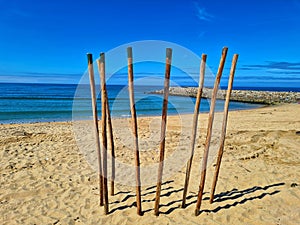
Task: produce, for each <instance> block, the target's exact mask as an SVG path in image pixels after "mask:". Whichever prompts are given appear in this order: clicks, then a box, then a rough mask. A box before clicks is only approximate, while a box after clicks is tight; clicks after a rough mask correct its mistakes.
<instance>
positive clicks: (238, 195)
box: [110, 180, 285, 215]
mask: <svg viewBox="0 0 300 225" xmlns="http://www.w3.org/2000/svg"><path fill="white" fill-rule="evenodd" d="M173 182H174V181H173V180H171V181H166V182H164V183H163V184H162V186H163V188H162V191H167V192H166V193H163V194H162V195H161V197H162V198H165V197H166V198H168V197H169V196H171V195H172V194H175V193H178V192H182V191H183V188H179V189H174V187H172V186H166V185H169V184H171V183H173ZM283 185H285V183H275V184H271V185H267V186H264V187H261V186H254V187H251V188H247V189H244V190H238V189H236V188H234V189H232V190H230V191H226V192H221V193H219V194H216V195H215V200H214V203H213V204H219V205H218V206H216V207H215V208H214V209H203V210H201V212H205V213H217V212H219V211H220V210H224V209H229V208H231V207H234V206H237V205H242V204H245V203H246V202H249V201H253V200H258V199H262V198H264V197H266V196H268V195H269V196H271V195H275V194H278V193H280V190H278V189H277V190H273V191H268V190H269V189H271V188H275V187H280V186H283ZM155 187H156V186H152V187H148V188H146V189H145V190H146V191H147V192H146V193H144V194H142V195H141V196H142V197H145V196H148V195H153V194H155ZM259 191H263V193H259V194H257V195H256V196H250V197H247V196H248V195H250V194H253V193H256V192H259ZM130 193H131V192H129V191H128V192H118V193H117V194H116V195H119V194H127V195H126V196H125V197H124V198H123V199H122V200H120V201H115V202H112V203H111V204H112V206H114V205H115V204H120V203H126V202H127V201H128V200H129V199H131V198H135V195H133V194H130ZM208 194H209V193H208V192H205V193H204V195H208ZM186 199H187V200H188V201H187V203H186V208H187V207H189V206H191V205H194V204H195V203H196V202H197V194H196V193H192V194H190V195H188V196H187V197H186ZM203 200H205V201H209V197H208V196H206V197H204V199H203ZM232 200H236V201H235V202H233V203H227V204H225V205H220V204H221V203H226V202H228V201H232ZM154 201H155V197H154V198H152V199H142V202H143V203H146V202H154ZM181 201H182V199H181V198H178V200H175V201H170V202H168V203H166V204H161V205H160V206H161V207H162V208H164V207H170V208H168V209H167V210H166V211H163V210H161V211H160V214H165V215H168V214H170V213H172V212H173V211H174V210H180V209H181V207H180V203H181ZM131 207H136V203H135V202H133V203H132V204H125V205H122V206H117V207H116V208H114V207H112V210H111V212H110V213H113V212H115V211H119V210H124V209H129V208H131ZM152 210H153V209H152V208H149V209H146V210H144V212H143V213H148V212H151V211H152Z"/></svg>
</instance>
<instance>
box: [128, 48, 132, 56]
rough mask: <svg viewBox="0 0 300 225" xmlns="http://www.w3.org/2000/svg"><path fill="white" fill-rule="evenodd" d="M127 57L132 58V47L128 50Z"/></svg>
mask: <svg viewBox="0 0 300 225" xmlns="http://www.w3.org/2000/svg"><path fill="white" fill-rule="evenodd" d="M127 57H128V58H132V47H128V48H127Z"/></svg>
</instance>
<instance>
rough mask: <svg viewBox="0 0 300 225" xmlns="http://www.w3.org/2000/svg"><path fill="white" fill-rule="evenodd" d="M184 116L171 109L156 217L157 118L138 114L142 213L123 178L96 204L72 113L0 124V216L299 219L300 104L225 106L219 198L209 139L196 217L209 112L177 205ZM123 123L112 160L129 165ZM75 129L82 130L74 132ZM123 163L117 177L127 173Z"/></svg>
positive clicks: (43, 220) (59, 220) (83, 140)
mask: <svg viewBox="0 0 300 225" xmlns="http://www.w3.org/2000/svg"><path fill="white" fill-rule="evenodd" d="M191 120H192V115H184V116H182V117H181V118H179V117H178V116H172V117H169V118H168V128H167V132H168V134H167V137H166V159H169V161H171V162H167V163H166V169H165V172H166V174H168V175H166V176H164V178H163V179H164V180H163V185H162V193H161V194H162V195H161V204H160V215H159V216H158V217H156V216H154V214H153V213H154V212H153V206H154V198H155V190H156V187H155V180H153V177H156V167H155V165H156V164H154V163H155V162H157V160H158V143H159V131H160V123H159V121H160V118H140V119H139V136H140V139H141V140H140V149H141V166H142V170H143V168H144V170H143V172H142V182H143V185H144V186H143V187H142V208H143V211H144V215H143V216H138V215H137V214H136V207H135V188H134V187H132V186H130V185H125V184H124V183H118V184H116V187H115V192H116V195H115V196H109V201H110V205H109V207H110V214H109V215H107V216H106V215H104V213H103V211H104V210H103V208H102V207H100V206H98V204H99V189H98V180H97V174H96V172H95V171H94V170H93V169H92V167H91V166H90V164H89V163H88V162H87V160H86V158H85V157H84V155H85V154H86V155H89V157H90V158H92V159H95V158H96V155H92V156H91V154H93V151H91V153H89V149H90V148H91V149H93V146H94V143H90V141H89V140H88V137H89V134H92V130H90V129H89V128H88V126H85V125H84V124H83V125H82V128H78V127H77V128H75V131H74V125H73V124H72V123H71V122H61V123H35V124H15V125H1V126H0V156H1V157H0V177H1V179H0V187H1V188H0V224H9V225H12V224H154V223H155V224H300V154H299V153H300V147H299V146H300V135H299V134H297V133H296V132H297V131H300V105H298V104H290V105H281V106H275V107H265V108H260V109H255V110H247V111H234V112H230V113H229V119H228V129H227V138H226V142H225V153H224V156H223V162H222V166H221V172H220V177H219V182H218V185H217V189H216V198H215V200H216V201H215V202H214V203H213V204H209V199H208V196H209V191H210V188H211V187H210V186H211V181H212V174H213V169H214V163H215V158H214V154H215V151H213V148H212V153H211V156H212V157H211V158H210V161H209V168H208V171H207V172H208V174H207V181H206V186H205V194H204V200H203V202H202V207H201V210H202V211H201V214H200V215H199V216H198V217H195V216H194V209H195V202H196V199H197V197H196V196H197V191H198V186H199V180H200V161H201V158H202V155H203V149H204V148H203V144H204V141H205V136H206V129H205V128H206V126H207V114H201V115H200V117H199V129H198V136H199V138H198V139H197V143H196V148H195V151H196V152H195V157H194V162H193V167H192V176H191V180H190V186H189V191H188V198H187V207H186V208H185V209H182V208H180V204H181V199H182V189H183V182H184V176H185V160H184V159H181V158H180V157H183V158H186V157H187V156H188V151H189V148H190V147H189V146H190V132H191V127H190V124H191V123H190V122H186V121H191ZM221 120H222V117H221V114H218V115H216V122H215V125H216V126H215V129H216V130H217V132H215V135H214V136H215V140H214V139H213V142H215V143H217V142H218V141H217V136H218V135H219V131H220V123H221ZM129 122H130V121H129V120H127V119H123V120H121V119H118V120H114V124H113V126H114V132H115V139H116V145H117V146H116V158H117V161H118V162H122V163H123V164H124V165H127V167H132V166H131V165H133V163H134V161H133V158H134V155H133V153H132V151H131V150H130V148H131V144H130V143H131V140H132V139H131V136H130V132H129V131H130V130H129V128H128V124H129ZM75 127H76V126H75ZM81 129H82V130H81ZM78 130H80V132H82V136H81V137H79V138H78V137H76V138H75V134H76V132H77V133H78ZM75 139H77V142H76V140H75ZM177 154H178V155H177ZM174 155H175V157H173V158H172V156H174ZM179 156H180V157H179ZM90 162H91V161H90ZM172 162H173V164H172ZM174 162H175V169H174ZM91 163H92V162H91ZM120 168H121V166H120V165H118V166H117V168H116V169H117V177H118V179H120V181H124V180H127V181H128V180H129V181H132V182H134V180H132V178H131V176H126V173H127V172H124V170H123V169H120ZM145 168H146V169H145ZM153 168H154V169H155V173H153ZM124 177H125V178H126V179H124Z"/></svg>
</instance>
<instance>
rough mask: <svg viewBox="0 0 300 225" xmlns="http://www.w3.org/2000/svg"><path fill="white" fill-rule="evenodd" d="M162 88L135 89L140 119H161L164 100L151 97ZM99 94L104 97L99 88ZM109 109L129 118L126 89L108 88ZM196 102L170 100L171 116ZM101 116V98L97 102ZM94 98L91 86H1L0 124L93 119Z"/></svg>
mask: <svg viewBox="0 0 300 225" xmlns="http://www.w3.org/2000/svg"><path fill="white" fill-rule="evenodd" d="M157 89H162V87H153V86H151V87H145V86H136V87H135V101H136V109H137V115H138V116H153V115H161V110H162V100H163V99H162V96H161V95H154V94H148V93H149V91H152V90H157ZM97 93H98V94H100V90H99V87H97ZM108 96H109V105H110V110H111V113H112V116H113V117H129V116H130V108H129V99H128V89H127V87H126V86H117V85H111V86H108ZM194 103H195V99H194V98H189V97H178V96H170V97H169V106H168V114H170V115H171V114H173V115H174V114H186V113H193V111H194ZM209 103H210V102H209V100H206V99H202V102H201V107H200V110H201V112H208V111H209V107H210V105H209ZM97 105H98V113H99V116H100V115H101V98H100V96H98V99H97ZM259 106H261V105H257V104H247V103H238V102H231V103H230V110H240V109H250V108H256V107H259ZM223 107H224V101H217V104H216V110H217V111H223ZM91 118H92V110H91V98H90V87H89V86H88V85H81V86H77V85H74V84H13V83H2V84H0V123H22V122H24V123H25V122H40V121H71V120H79V119H80V120H81V119H91Z"/></svg>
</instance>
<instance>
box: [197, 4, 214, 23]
mask: <svg viewBox="0 0 300 225" xmlns="http://www.w3.org/2000/svg"><path fill="white" fill-rule="evenodd" d="M195 7H196V10H197V17H198V18H199V19H200V20H204V21H211V20H212V19H213V18H214V16H213V15H211V14H210V13H208V12H207V11H206V9H205V8H204V7H201V6H200V5H199V4H198V3H195Z"/></svg>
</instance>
